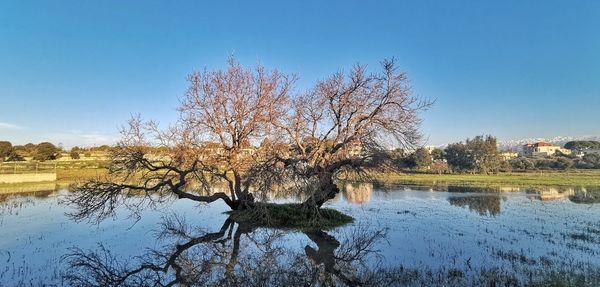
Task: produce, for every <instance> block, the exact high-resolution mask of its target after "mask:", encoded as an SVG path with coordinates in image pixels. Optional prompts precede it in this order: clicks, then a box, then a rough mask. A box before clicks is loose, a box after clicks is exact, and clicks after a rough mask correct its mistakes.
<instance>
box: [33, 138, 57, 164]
mask: <svg viewBox="0 0 600 287" xmlns="http://www.w3.org/2000/svg"><path fill="white" fill-rule="evenodd" d="M58 152H59V150H58V148H57V147H56V146H54V145H53V144H51V143H49V142H43V143H40V144H38V145H37V147H36V149H35V153H34V156H33V159H34V160H39V161H45V160H55V159H56V158H57V157H58Z"/></svg>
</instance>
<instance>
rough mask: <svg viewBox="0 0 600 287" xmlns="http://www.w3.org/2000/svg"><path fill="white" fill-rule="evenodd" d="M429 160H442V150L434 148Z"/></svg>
mask: <svg viewBox="0 0 600 287" xmlns="http://www.w3.org/2000/svg"><path fill="white" fill-rule="evenodd" d="M431 158H433V160H444V150H442V149H440V148H435V149H433V150H432V151H431Z"/></svg>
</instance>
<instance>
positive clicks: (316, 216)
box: [227, 203, 354, 230]
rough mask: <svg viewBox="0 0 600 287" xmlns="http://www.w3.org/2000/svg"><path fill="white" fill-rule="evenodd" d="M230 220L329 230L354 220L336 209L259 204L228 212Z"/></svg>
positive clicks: (262, 224) (260, 224)
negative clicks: (315, 209)
mask: <svg viewBox="0 0 600 287" xmlns="http://www.w3.org/2000/svg"><path fill="white" fill-rule="evenodd" d="M227 213H228V214H229V215H230V218H231V219H233V220H235V221H238V222H242V223H246V224H250V225H253V226H264V227H271V228H294V229H304V230H311V229H321V230H328V229H332V228H335V227H339V226H342V225H345V224H347V223H351V222H353V221H354V219H353V218H352V217H350V216H348V215H346V214H344V213H342V212H339V211H337V210H335V209H329V208H320V209H318V210H317V211H314V210H310V211H309V210H305V209H302V208H301V207H300V205H299V204H293V203H286V204H275V203H257V204H256V207H255V208H252V209H245V210H233V211H229V212H227Z"/></svg>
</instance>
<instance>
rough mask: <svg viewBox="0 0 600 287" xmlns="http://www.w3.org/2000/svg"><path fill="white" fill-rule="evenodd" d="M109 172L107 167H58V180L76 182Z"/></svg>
mask: <svg viewBox="0 0 600 287" xmlns="http://www.w3.org/2000/svg"><path fill="white" fill-rule="evenodd" d="M107 173H108V169H106V168H80V169H58V170H56V180H57V181H58V182H59V183H74V182H80V181H87V180H91V179H94V178H97V177H102V176H104V175H106V174H107Z"/></svg>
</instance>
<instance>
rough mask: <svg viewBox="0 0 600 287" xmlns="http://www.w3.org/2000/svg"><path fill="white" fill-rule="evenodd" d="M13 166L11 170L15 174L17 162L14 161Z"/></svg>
mask: <svg viewBox="0 0 600 287" xmlns="http://www.w3.org/2000/svg"><path fill="white" fill-rule="evenodd" d="M13 167H14V171H13V173H14V174H17V162H14V163H13Z"/></svg>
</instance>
